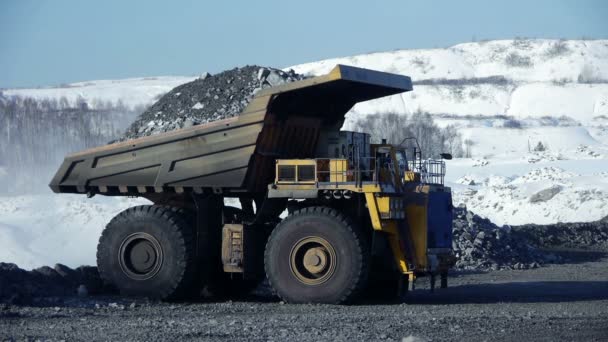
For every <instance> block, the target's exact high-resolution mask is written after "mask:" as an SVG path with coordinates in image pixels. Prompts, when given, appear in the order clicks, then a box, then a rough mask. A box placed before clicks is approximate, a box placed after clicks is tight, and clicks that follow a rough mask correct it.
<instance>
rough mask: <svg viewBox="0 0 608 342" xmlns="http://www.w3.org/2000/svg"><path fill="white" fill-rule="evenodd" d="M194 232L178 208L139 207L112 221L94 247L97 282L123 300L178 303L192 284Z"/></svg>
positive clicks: (122, 213)
mask: <svg viewBox="0 0 608 342" xmlns="http://www.w3.org/2000/svg"><path fill="white" fill-rule="evenodd" d="M193 231H194V228H193V227H192V226H191V223H190V222H188V220H187V216H185V215H184V213H183V212H181V211H180V210H179V209H176V208H171V207H166V206H156V205H142V206H137V207H133V208H129V209H127V210H125V211H123V212H121V213H120V214H118V215H117V216H116V217H114V218H113V219H112V220H111V221H110V223H108V225H107V226H106V229H105V230H104V231H103V234H102V235H101V238H100V240H99V244H98V246H97V267H98V269H99V274H100V275H101V278H102V279H103V280H104V281H106V282H107V283H109V284H111V285H114V286H115V287H116V288H118V290H120V292H121V293H122V294H124V295H129V296H144V297H149V298H156V299H162V300H176V299H182V298H185V297H187V296H190V295H191V294H192V288H193V286H194V285H196V253H195V241H194V237H193Z"/></svg>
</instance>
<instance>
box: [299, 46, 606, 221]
mask: <svg viewBox="0 0 608 342" xmlns="http://www.w3.org/2000/svg"><path fill="white" fill-rule="evenodd" d="M338 63H340V64H346V65H353V66H359V67H365V68H371V69H377V70H383V71H388V72H394V73H400V74H404V75H408V76H411V77H412V80H413V81H414V82H420V81H423V80H434V83H433V82H426V83H425V82H423V84H415V85H414V91H412V92H408V93H404V94H399V95H395V96H390V97H386V98H382V99H377V100H373V101H368V102H364V103H360V104H357V105H356V106H355V107H354V108H353V109H352V110H351V111H350V112H349V113H348V114H347V119H346V122H345V125H344V129H350V128H352V127H353V123H354V122H356V121H357V120H358V119H359V118H361V117H362V116H364V115H368V114H375V113H387V112H392V113H398V114H413V113H415V112H425V113H430V114H432V115H434V117H435V120H436V122H437V123H438V124H439V125H441V126H446V125H455V126H456V127H458V130H459V131H460V132H461V134H462V136H463V139H467V140H470V142H471V143H472V146H470V148H469V155H470V158H457V159H455V160H452V161H450V162H448V168H447V170H448V171H447V172H448V173H447V175H446V181H447V183H448V185H450V186H452V188H453V191H454V202H455V204H460V205H466V206H467V207H468V208H469V209H470V210H472V211H474V212H475V213H477V214H479V215H482V216H485V217H487V218H489V219H490V220H492V221H494V222H495V223H497V224H499V225H500V224H512V225H515V224H524V223H538V224H543V223H555V222H560V221H561V222H574V221H592V220H597V219H600V218H602V217H604V216H607V215H608V185H607V180H606V179H607V178H606V177H607V176H606V173H607V172H608V40H594V41H582V40H578V41H576V40H572V41H557V40H542V39H535V40H502V41H489V42H479V43H466V44H459V45H456V46H453V47H450V48H447V49H433V50H397V51H390V52H379V53H373V54H368V55H359V56H351V57H344V58H335V59H330V60H325V61H319V62H313V63H307V64H302V65H297V66H294V67H292V68H293V69H294V70H295V71H296V72H299V73H305V74H309V75H319V74H323V73H326V72H327V71H329V70H330V69H331V68H332V67H333V66H334V65H335V64H338ZM490 76H499V78H495V79H493V80H486V81H484V80H481V81H480V80H479V78H483V77H490ZM475 78H478V81H471V80H474V79H475ZM438 79H459V80H460V81H461V82H460V83H458V82H457V83H454V82H452V83H451V84H450V83H449V82H446V81H441V80H439V81H438ZM467 79H468V81H467ZM442 82H443V83H442ZM467 82H468V83H467ZM539 143H540V144H542V148H543V149H544V150H545V151H534V150H535V148H537V147H538V146H539V145H538V144H539ZM536 174H538V175H540V176H538V177H536V178H534V177H532V176H531V175H536Z"/></svg>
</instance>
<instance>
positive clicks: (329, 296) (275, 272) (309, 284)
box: [264, 207, 369, 304]
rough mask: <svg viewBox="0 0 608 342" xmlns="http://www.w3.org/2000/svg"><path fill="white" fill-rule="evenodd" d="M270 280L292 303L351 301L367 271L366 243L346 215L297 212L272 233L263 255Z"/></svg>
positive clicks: (316, 209) (318, 209)
mask: <svg viewBox="0 0 608 342" xmlns="http://www.w3.org/2000/svg"><path fill="white" fill-rule="evenodd" d="M264 260H265V262H264V263H265V269H266V275H267V277H268V281H269V283H270V285H271V286H272V288H273V289H274V290H275V292H276V293H277V294H278V295H279V297H281V298H282V299H283V300H285V301H287V302H291V303H332V304H339V303H344V302H349V301H351V300H353V299H354V298H355V297H356V296H357V295H358V294H359V292H360V291H361V290H362V289H363V288H364V287H365V285H366V282H367V278H368V273H369V243H368V238H367V236H365V235H364V234H363V233H362V232H361V231H360V230H359V229H358V227H357V226H355V225H354V224H353V223H351V222H350V220H349V219H347V218H346V217H345V216H344V215H342V214H340V213H339V212H337V211H336V210H334V209H331V208H326V207H310V208H304V209H301V210H298V211H295V212H294V213H293V214H291V215H289V216H288V217H287V218H286V219H285V220H283V221H282V222H281V223H280V224H279V225H278V226H277V227H276V228H275V229H274V230H273V232H272V234H271V236H270V238H269V240H268V243H267V245H266V251H265V257H264Z"/></svg>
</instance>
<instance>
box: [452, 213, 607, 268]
mask: <svg viewBox="0 0 608 342" xmlns="http://www.w3.org/2000/svg"><path fill="white" fill-rule="evenodd" d="M452 228H453V234H454V238H453V242H452V248H453V249H454V253H455V254H456V257H457V262H456V268H458V269H465V270H498V269H528V268H536V267H539V266H540V265H543V264H547V263H559V262H564V261H566V260H564V259H563V258H562V257H561V256H559V255H557V254H556V253H555V252H553V251H551V249H552V248H556V247H560V248H564V247H565V248H581V247H583V248H589V247H592V248H593V247H595V248H601V249H604V250H606V249H608V219H604V220H601V221H597V222H589V223H558V224H554V225H526V226H519V227H511V226H503V227H498V226H497V225H495V224H494V223H492V222H490V221H489V220H488V219H484V218H482V217H480V216H477V215H475V214H473V213H472V212H470V211H467V210H466V209H463V208H456V209H455V210H454V223H453V226H452Z"/></svg>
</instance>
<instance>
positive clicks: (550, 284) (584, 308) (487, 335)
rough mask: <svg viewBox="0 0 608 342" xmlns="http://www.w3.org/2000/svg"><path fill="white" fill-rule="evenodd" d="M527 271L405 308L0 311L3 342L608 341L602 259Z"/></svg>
mask: <svg viewBox="0 0 608 342" xmlns="http://www.w3.org/2000/svg"><path fill="white" fill-rule="evenodd" d="M555 253H556V254H558V255H561V256H563V257H564V258H567V259H568V260H571V261H570V263H568V264H552V265H546V266H542V267H539V268H535V269H528V270H498V271H489V272H481V271H475V272H472V271H464V270H463V271H457V272H455V273H454V274H453V275H452V277H451V279H450V288H448V289H445V290H436V291H435V293H430V292H429V291H428V289H427V288H425V285H426V283H427V281H426V279H421V280H420V281H419V283H418V284H417V287H416V290H415V291H414V292H413V293H411V296H410V299H409V300H408V303H407V304H404V303H383V302H363V303H359V304H357V305H351V306H334V305H290V304H282V303H281V302H279V301H278V299H276V298H272V297H262V298H261V297H254V298H251V299H250V300H249V301H244V302H218V303H158V302H148V301H143V300H134V299H128V298H124V297H97V296H89V297H85V298H82V297H77V296H75V297H52V298H46V299H44V300H43V301H41V302H38V303H37V304H34V305H32V304H30V305H29V306H15V305H3V304H0V340H12V339H15V340H24V339H30V340H35V339H41V340H113V341H116V340H129V341H156V340H226V341H245V340H247V341H250V340H254V341H258V340H260V341H262V340H263V341H267V340H271V341H289V340H297V341H309V340H311V341H320V340H332V341H352V340H355V341H357V340H386V341H390V340H393V341H429V340H432V341H447V340H450V341H452V340H466V339H471V340H482V341H483V340H492V341H513V340H520V341H528V340H541V341H557V340H567V341H569V340H577V341H580V340H583V341H594V340H596V341H606V340H608V324H607V322H608V256H607V254H606V253H604V252H593V251H589V250H586V251H575V250H569V251H558V252H555Z"/></svg>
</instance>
